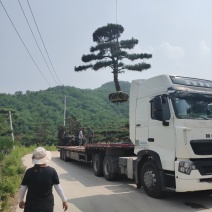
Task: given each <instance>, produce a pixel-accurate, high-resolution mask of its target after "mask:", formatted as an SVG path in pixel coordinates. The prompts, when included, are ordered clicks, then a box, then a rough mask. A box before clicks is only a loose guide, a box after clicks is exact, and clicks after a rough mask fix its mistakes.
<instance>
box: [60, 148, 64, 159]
mask: <svg viewBox="0 0 212 212" xmlns="http://www.w3.org/2000/svg"><path fill="white" fill-rule="evenodd" d="M60 155H61V160H64V149H61V151H60Z"/></svg>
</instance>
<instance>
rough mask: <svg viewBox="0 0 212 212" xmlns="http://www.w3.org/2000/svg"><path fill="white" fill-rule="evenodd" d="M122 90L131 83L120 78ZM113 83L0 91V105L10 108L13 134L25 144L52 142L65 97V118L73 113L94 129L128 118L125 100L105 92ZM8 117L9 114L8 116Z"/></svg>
mask: <svg viewBox="0 0 212 212" xmlns="http://www.w3.org/2000/svg"><path fill="white" fill-rule="evenodd" d="M120 84H121V87H122V90H123V92H127V93H129V86H130V83H128V82H120ZM114 89H115V88H114V83H113V82H109V83H106V84H104V85H102V86H101V87H100V88H97V89H94V90H91V89H79V88H75V87H70V86H57V87H54V88H49V89H47V90H43V91H36V92H34V91H27V92H26V93H25V94H23V93H22V92H16V93H15V94H13V95H12V94H2V93H1V94H0V109H11V110H13V111H15V113H13V114H12V120H13V128H14V135H15V139H16V140H17V141H21V142H23V143H25V144H32V143H41V142H45V143H49V144H51V143H55V142H56V141H57V137H58V135H57V134H58V127H59V126H63V123H64V118H63V117H64V98H65V96H66V99H67V103H66V107H67V110H66V118H67V120H66V121H67V122H68V118H69V117H71V116H74V117H76V119H77V120H78V122H79V123H80V124H81V126H83V127H85V128H87V127H91V128H93V129H94V130H95V131H99V130H111V129H113V130H114V129H119V128H120V127H122V126H123V125H124V124H126V123H127V122H128V102H126V103H120V104H114V103H111V102H109V101H108V94H109V93H110V92H113V91H114ZM4 116H7V114H4ZM8 118H9V117H8Z"/></svg>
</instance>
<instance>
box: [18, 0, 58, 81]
mask: <svg viewBox="0 0 212 212" xmlns="http://www.w3.org/2000/svg"><path fill="white" fill-rule="evenodd" d="M18 2H19V5H20V7H21V10H22V12H23V15H24V17H25V19H26V22H27V24H28V26H29V28H30V31H31V33H32V35H33V38H34V40H35V42H36V44H37V47H38V49H39V51H40V53H41V55H42V57H43V60H44V62H45V63H46V66H47V68H48V70H49V72H50V74H51V76H52V77H53V79H54V81H55V83H56V84H58V83H57V81H56V80H55V78H54V76H53V74H52V72H51V70H50V68H49V66H48V64H47V62H46V59H45V57H44V55H43V53H42V51H41V49H40V46H39V44H38V42H37V40H36V38H35V35H34V33H33V31H32V28H31V26H30V24H29V21H28V19H27V17H26V14H25V12H24V9H23V7H22V5H21V2H20V0H18Z"/></svg>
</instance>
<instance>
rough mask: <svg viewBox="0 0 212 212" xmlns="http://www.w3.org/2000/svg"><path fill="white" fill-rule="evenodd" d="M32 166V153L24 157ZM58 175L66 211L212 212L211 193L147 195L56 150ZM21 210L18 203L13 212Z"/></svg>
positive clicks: (59, 206) (59, 210) (58, 205)
mask: <svg viewBox="0 0 212 212" xmlns="http://www.w3.org/2000/svg"><path fill="white" fill-rule="evenodd" d="M23 161H24V164H25V165H26V166H27V167H31V166H32V164H31V155H26V156H25V157H24V158H23ZM49 165H50V166H52V167H54V168H55V169H56V170H57V172H58V175H59V178H60V182H61V185H62V186H63V189H64V192H65V194H66V197H67V199H68V204H69V209H68V212H80V211H83V212H160V211H161V212H187V211H188V212H189V211H192V212H209V211H210V212H212V193H211V194H208V193H205V192H194V193H168V195H167V196H166V197H164V198H163V199H153V198H150V197H148V196H147V195H146V194H145V193H144V191H143V189H142V188H141V189H136V186H135V185H134V182H133V181H131V180H128V179H122V180H119V181H116V182H108V181H106V180H105V179H104V178H103V177H95V176H94V174H93V170H92V168H91V165H90V164H84V163H81V162H64V161H61V160H60V158H59V152H52V161H51V162H50V163H49ZM54 197H55V209H54V211H55V212H62V211H63V209H62V202H61V200H60V198H59V196H58V195H57V193H56V192H55V191H54ZM21 211H22V212H23V210H21V209H19V208H18V206H17V210H16V212H21Z"/></svg>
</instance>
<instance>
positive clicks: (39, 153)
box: [32, 147, 51, 164]
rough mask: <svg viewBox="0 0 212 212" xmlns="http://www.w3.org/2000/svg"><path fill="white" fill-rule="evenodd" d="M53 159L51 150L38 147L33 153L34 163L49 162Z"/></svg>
mask: <svg viewBox="0 0 212 212" xmlns="http://www.w3.org/2000/svg"><path fill="white" fill-rule="evenodd" d="M50 160H51V152H50V151H46V150H45V149H44V148H43V147H38V148H37V149H36V150H35V151H34V152H33V154H32V163H33V164H47V163H48V162H49V161H50Z"/></svg>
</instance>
